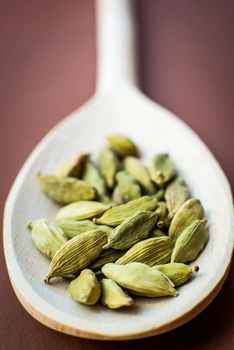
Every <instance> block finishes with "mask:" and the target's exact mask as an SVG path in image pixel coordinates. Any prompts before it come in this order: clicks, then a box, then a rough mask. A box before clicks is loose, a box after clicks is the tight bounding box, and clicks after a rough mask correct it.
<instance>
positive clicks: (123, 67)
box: [96, 0, 137, 93]
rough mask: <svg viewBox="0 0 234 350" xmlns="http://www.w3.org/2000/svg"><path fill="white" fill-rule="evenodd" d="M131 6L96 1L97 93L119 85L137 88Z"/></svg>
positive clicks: (124, 0)
mask: <svg viewBox="0 0 234 350" xmlns="http://www.w3.org/2000/svg"><path fill="white" fill-rule="evenodd" d="M132 5H133V3H132V1H131V0H96V27H97V30H96V32H97V83H96V84H97V85H96V90H97V93H103V92H105V91H106V90H108V89H109V88H111V87H113V86H114V85H116V84H118V83H120V82H130V83H132V84H135V85H137V59H136V57H137V55H136V34H135V25H134V16H133V6H132Z"/></svg>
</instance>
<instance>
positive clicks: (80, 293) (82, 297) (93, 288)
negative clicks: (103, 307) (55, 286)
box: [69, 269, 101, 305]
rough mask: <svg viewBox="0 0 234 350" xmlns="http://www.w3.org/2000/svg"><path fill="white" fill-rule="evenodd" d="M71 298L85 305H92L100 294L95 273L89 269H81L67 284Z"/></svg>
mask: <svg viewBox="0 0 234 350" xmlns="http://www.w3.org/2000/svg"><path fill="white" fill-rule="evenodd" d="M69 293H70V295H71V297H72V299H74V300H76V301H78V302H79V303H82V304H86V305H94V304H96V303H97V302H98V300H99V298H100V296H101V288H100V285H99V283H98V280H97V278H96V276H95V273H94V272H93V271H91V270H89V269H85V270H83V271H81V273H80V275H79V276H78V277H77V278H75V279H74V280H73V281H72V282H71V283H70V285H69Z"/></svg>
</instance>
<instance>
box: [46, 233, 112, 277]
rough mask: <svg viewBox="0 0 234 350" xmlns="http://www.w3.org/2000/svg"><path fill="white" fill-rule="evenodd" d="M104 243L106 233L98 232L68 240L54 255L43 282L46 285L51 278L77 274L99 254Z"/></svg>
mask: <svg viewBox="0 0 234 350" xmlns="http://www.w3.org/2000/svg"><path fill="white" fill-rule="evenodd" d="M106 242H107V236H106V233H105V232H102V231H100V230H92V231H88V232H85V233H83V234H82V235H79V236H76V237H74V238H72V239H70V240H69V241H67V242H66V243H64V244H63V245H62V247H61V248H60V249H59V250H58V251H57V252H56V253H55V255H54V257H53V259H52V261H51V264H50V269H49V271H48V274H47V275H46V277H45V279H44V281H45V282H47V283H48V282H49V280H50V279H51V278H52V277H56V276H57V277H59V276H61V277H63V276H67V275H70V274H74V275H75V274H77V273H78V272H79V271H80V270H82V269H84V268H86V267H87V266H88V265H89V264H90V263H91V262H92V261H93V260H95V259H96V258H97V257H98V256H99V255H100V254H101V252H102V248H103V246H104V245H105V244H106Z"/></svg>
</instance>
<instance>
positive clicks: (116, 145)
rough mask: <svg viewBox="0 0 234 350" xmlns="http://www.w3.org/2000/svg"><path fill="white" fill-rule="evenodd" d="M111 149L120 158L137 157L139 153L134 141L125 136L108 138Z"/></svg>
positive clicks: (110, 136)
mask: <svg viewBox="0 0 234 350" xmlns="http://www.w3.org/2000/svg"><path fill="white" fill-rule="evenodd" d="M107 141H108V142H109V145H110V148H111V149H113V151H115V152H116V153H117V154H118V155H119V156H123V157H127V156H136V155H137V153H138V150H137V146H136V145H135V144H134V142H133V141H132V140H130V139H129V138H128V137H126V136H123V135H109V136H108V137H107Z"/></svg>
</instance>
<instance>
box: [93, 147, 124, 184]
mask: <svg viewBox="0 0 234 350" xmlns="http://www.w3.org/2000/svg"><path fill="white" fill-rule="evenodd" d="M98 163H99V168H100V171H101V174H102V175H103V176H104V178H105V180H106V183H107V186H108V187H109V188H113V187H114V184H115V174H116V173H117V171H118V169H119V161H118V158H117V156H116V154H115V153H114V152H113V151H112V150H111V149H109V148H103V149H102V150H101V152H100V154H99V159H98Z"/></svg>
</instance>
